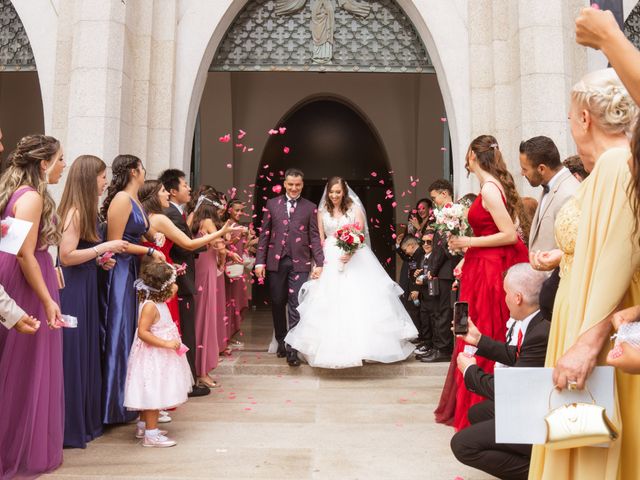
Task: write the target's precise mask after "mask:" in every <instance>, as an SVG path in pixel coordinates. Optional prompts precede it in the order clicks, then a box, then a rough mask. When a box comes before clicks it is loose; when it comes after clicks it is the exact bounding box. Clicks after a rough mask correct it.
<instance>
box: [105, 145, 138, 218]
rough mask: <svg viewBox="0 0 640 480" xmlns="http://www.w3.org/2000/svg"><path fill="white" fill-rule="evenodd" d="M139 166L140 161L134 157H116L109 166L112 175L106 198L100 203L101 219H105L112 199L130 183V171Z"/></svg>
mask: <svg viewBox="0 0 640 480" xmlns="http://www.w3.org/2000/svg"><path fill="white" fill-rule="evenodd" d="M140 165H142V161H141V160H140V159H139V158H138V157H136V156H135V155H118V156H117V157H116V158H115V159H114V160H113V163H112V164H111V172H112V174H113V175H112V177H111V183H110V184H109V187H108V188H107V196H106V197H105V199H104V202H102V209H101V210H100V214H101V215H102V218H104V219H106V218H107V212H108V211H109V205H111V201H112V200H113V197H115V196H116V194H117V193H118V192H121V191H122V190H124V189H125V188H126V186H127V185H129V182H130V181H131V170H135V169H137V168H138V167H139V166H140Z"/></svg>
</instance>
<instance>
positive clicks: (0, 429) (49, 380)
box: [0, 135, 65, 479]
mask: <svg viewBox="0 0 640 480" xmlns="http://www.w3.org/2000/svg"><path fill="white" fill-rule="evenodd" d="M64 167H65V163H64V159H63V156H62V148H61V147H60V143H59V142H58V141H57V140H56V139H55V138H53V137H49V136H45V135H30V136H27V137H24V138H23V139H22V140H20V142H19V143H18V146H17V147H16V149H15V150H14V151H13V152H12V153H11V155H10V157H9V167H8V169H7V170H6V171H5V172H4V174H3V175H2V177H1V178H0V213H1V218H2V219H5V218H7V217H14V218H18V219H21V220H26V221H29V222H32V223H33V226H32V227H31V230H30V231H29V234H28V235H27V238H26V240H25V241H24V243H23V245H22V248H21V249H20V251H19V253H18V255H17V256H14V255H10V254H8V253H5V252H0V284H2V285H3V286H4V287H5V290H6V292H7V294H8V295H9V296H11V297H12V298H13V299H14V300H15V302H16V303H17V304H18V305H19V306H20V307H21V308H22V309H23V310H24V311H25V312H26V313H27V314H29V315H32V316H33V317H35V318H36V319H37V320H40V321H41V322H42V323H41V326H40V328H39V329H38V331H37V332H36V333H35V335H24V334H21V333H18V332H17V331H16V330H15V329H11V330H7V329H5V328H0V408H2V414H1V415H0V478H2V479H5V478H7V479H8V478H14V477H19V478H35V477H36V476H38V475H41V474H43V473H46V472H49V471H51V470H54V469H55V468H57V467H58V466H59V465H60V464H61V463H62V438H63V428H64V391H63V388H64V387H63V380H62V332H61V331H60V325H59V323H58V322H59V321H60V320H61V313H60V307H59V296H58V281H57V277H56V273H55V269H54V267H53V261H52V259H51V255H49V252H48V247H49V246H50V245H57V244H58V243H59V241H60V231H59V228H58V225H59V220H58V216H57V215H56V206H55V203H54V201H53V199H52V198H51V196H50V195H49V193H48V192H47V183H51V184H55V183H58V180H59V179H60V176H61V175H62V170H63V169H64ZM45 321H46V323H45Z"/></svg>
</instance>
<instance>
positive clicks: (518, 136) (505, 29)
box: [469, 0, 587, 196]
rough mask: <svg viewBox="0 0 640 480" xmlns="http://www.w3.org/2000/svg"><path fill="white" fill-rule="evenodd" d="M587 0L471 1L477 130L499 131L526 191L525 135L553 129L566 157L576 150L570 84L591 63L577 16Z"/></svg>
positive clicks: (552, 134)
mask: <svg viewBox="0 0 640 480" xmlns="http://www.w3.org/2000/svg"><path fill="white" fill-rule="evenodd" d="M585 3H586V2H584V1H582V0H568V1H567V2H555V1H552V0H543V1H542V2H541V1H534V0H517V2H515V1H508V0H493V1H490V0H478V1H474V2H470V4H469V18H470V19H471V22H470V51H471V55H470V57H471V92H472V131H473V136H476V135H480V134H482V133H490V134H493V135H495V136H496V138H497V139H498V142H499V144H500V148H501V150H502V152H503V155H504V157H505V160H506V161H507V164H508V167H509V170H510V171H511V173H512V174H513V176H514V178H515V180H516V185H518V186H519V187H520V191H521V192H522V193H523V194H524V195H533V196H537V194H538V192H536V191H535V190H534V189H532V188H530V186H529V184H528V183H527V182H526V180H525V179H523V177H522V176H521V175H520V166H519V159H518V147H519V144H520V141H521V140H523V139H527V138H530V137H533V136H536V135H546V136H549V137H551V138H552V139H553V140H554V141H555V142H556V144H557V145H558V149H559V150H560V154H561V156H562V157H565V156H567V155H569V154H571V153H573V152H574V151H575V147H574V146H573V141H572V139H571V136H570V132H569V126H568V123H567V112H568V108H569V90H570V88H571V86H572V84H573V83H574V82H575V81H577V79H579V78H580V76H582V74H583V73H584V72H585V71H586V66H587V61H586V51H585V49H584V48H582V47H579V46H577V45H576V43H575V36H574V33H573V29H574V20H575V17H576V15H577V14H578V12H579V10H580V8H581V7H582V6H584V5H583V4H585Z"/></svg>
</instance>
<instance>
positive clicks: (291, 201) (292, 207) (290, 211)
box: [287, 198, 296, 218]
mask: <svg viewBox="0 0 640 480" xmlns="http://www.w3.org/2000/svg"><path fill="white" fill-rule="evenodd" d="M288 203H289V208H287V215H288V216H289V218H291V215H293V212H295V211H296V199H295V198H290V199H289V201H288Z"/></svg>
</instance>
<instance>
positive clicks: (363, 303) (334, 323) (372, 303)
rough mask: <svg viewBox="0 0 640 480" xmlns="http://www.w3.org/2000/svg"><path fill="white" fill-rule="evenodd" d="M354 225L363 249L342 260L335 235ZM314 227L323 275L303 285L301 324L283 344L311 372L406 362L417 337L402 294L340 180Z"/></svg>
mask: <svg viewBox="0 0 640 480" xmlns="http://www.w3.org/2000/svg"><path fill="white" fill-rule="evenodd" d="M356 222H357V223H358V224H359V225H361V226H362V227H363V229H364V233H365V236H366V239H367V240H366V244H363V246H362V247H361V248H359V249H358V250H356V252H355V253H353V254H352V255H346V254H345V253H344V252H343V251H342V250H341V249H340V248H338V247H337V246H336V238H335V236H334V234H335V232H336V231H337V230H338V229H339V228H340V227H342V226H343V225H346V224H353V223H356ZM318 228H319V230H320V238H321V240H322V242H323V250H324V258H325V262H324V268H323V271H322V275H321V276H320V278H319V279H317V280H311V281H309V282H307V283H305V284H304V285H303V286H302V288H301V290H300V305H299V306H298V311H299V312H300V322H299V323H298V324H297V325H296V326H295V327H294V328H292V329H291V330H290V331H289V333H288V334H287V336H286V338H285V342H286V343H288V344H289V345H291V347H292V348H294V349H296V350H298V351H299V352H300V353H301V354H303V355H304V357H305V358H306V360H307V361H308V363H309V365H311V366H313V367H322V368H347V367H358V366H362V362H363V360H369V361H375V362H383V363H390V362H397V361H400V360H404V359H405V358H407V357H408V356H409V355H411V353H412V352H413V350H414V348H415V347H414V346H413V344H411V343H410V341H409V340H410V339H412V338H415V337H416V336H417V335H418V332H417V330H416V328H415V326H414V325H413V322H412V321H411V318H410V317H409V315H408V313H407V311H406V310H405V309H404V307H403V306H402V304H401V303H400V299H399V296H400V295H401V294H402V289H401V288H400V287H399V286H398V285H397V284H396V283H395V282H394V281H393V280H392V279H391V278H390V277H389V275H387V273H386V272H385V271H384V269H383V268H382V266H381V265H380V263H379V262H378V259H377V258H376V257H375V255H374V254H373V252H372V251H371V248H370V247H369V234H368V227H367V223H366V216H365V211H364V207H363V206H362V202H361V201H360V199H359V198H358V196H357V195H356V194H355V193H354V192H353V191H352V190H351V189H350V188H349V187H348V186H347V183H346V182H345V181H344V179H342V178H340V177H332V178H330V179H329V182H328V183H327V186H326V188H325V191H324V194H323V195H322V199H321V200H320V205H319V208H318ZM341 263H342V264H343V265H341Z"/></svg>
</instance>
